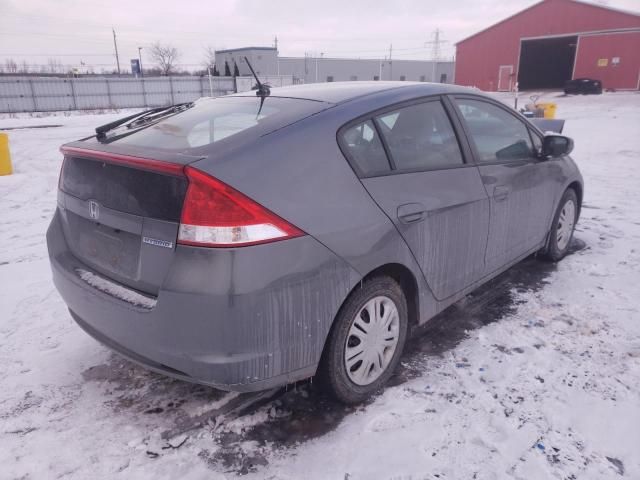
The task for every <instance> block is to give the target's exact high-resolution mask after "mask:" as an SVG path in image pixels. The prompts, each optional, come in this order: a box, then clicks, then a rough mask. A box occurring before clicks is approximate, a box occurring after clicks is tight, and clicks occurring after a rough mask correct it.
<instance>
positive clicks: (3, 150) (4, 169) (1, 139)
mask: <svg viewBox="0 0 640 480" xmlns="http://www.w3.org/2000/svg"><path fill="white" fill-rule="evenodd" d="M11 173H13V168H11V154H10V153H9V135H7V134H6V133H2V132H0V175H11Z"/></svg>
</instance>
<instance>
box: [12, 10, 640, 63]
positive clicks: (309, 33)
mask: <svg viewBox="0 0 640 480" xmlns="http://www.w3.org/2000/svg"><path fill="white" fill-rule="evenodd" d="M536 2H537V0H449V1H442V0H394V1H378V0H347V1H345V0H320V1H317V0H316V1H314V2H310V1H304V0H268V1H264V0H181V1H176V0H172V1H167V0H85V1H82V0H53V1H52V0H0V64H3V63H4V62H5V60H6V59H7V58H12V59H14V60H15V61H16V62H17V63H18V64H21V63H22V62H26V63H28V64H30V65H34V66H39V65H43V64H46V63H47V62H48V59H50V58H56V59H58V60H59V61H60V62H61V63H63V64H65V65H67V64H68V65H78V64H80V62H83V63H84V64H85V65H91V66H93V67H94V68H95V71H96V72H99V71H100V70H101V69H103V68H104V69H107V70H111V69H113V68H115V56H114V46H113V36H112V28H114V29H115V31H116V34H117V42H118V50H119V54H120V63H121V66H122V67H123V68H124V69H128V66H129V60H130V59H132V58H136V57H137V55H138V47H143V49H142V61H143V65H144V67H145V68H147V67H148V66H151V63H152V61H151V59H150V58H149V57H148V53H147V52H148V47H149V46H150V45H151V44H152V43H154V42H158V41H159V42H161V43H165V44H171V45H173V46H175V47H176V48H178V50H179V52H180V57H179V60H178V64H179V65H180V66H181V68H184V69H187V70H194V69H197V68H201V66H202V65H203V63H204V58H205V54H204V50H205V48H207V47H212V48H214V49H223V48H235V47H243V46H273V44H274V41H275V37H276V36H277V39H278V49H279V52H280V55H281V56H304V55H305V54H308V55H312V56H320V55H321V54H322V55H324V56H325V57H359V58H384V57H385V56H388V55H389V48H390V45H392V47H393V51H392V56H393V58H395V59H429V58H431V56H432V54H433V44H432V43H431V44H429V43H427V42H432V41H433V39H434V32H435V30H436V29H439V30H440V31H441V34H440V38H441V39H442V40H443V41H444V43H441V45H440V51H441V55H440V56H441V58H451V57H452V56H453V55H454V53H455V47H454V45H455V43H456V42H457V41H459V40H462V39H463V38H465V37H467V36H469V35H471V34H473V33H475V32H477V31H479V30H481V29H483V28H485V27H487V26H489V25H491V24H493V23H495V22H497V21H499V20H501V19H504V18H506V17H508V16H510V15H512V14H514V13H517V12H518V11H520V10H522V9H524V8H527V7H529V6H531V5H533V4H534V3H536ZM594 3H600V4H605V5H608V6H610V7H614V8H620V9H626V10H635V11H640V0H600V1H595V2H594Z"/></svg>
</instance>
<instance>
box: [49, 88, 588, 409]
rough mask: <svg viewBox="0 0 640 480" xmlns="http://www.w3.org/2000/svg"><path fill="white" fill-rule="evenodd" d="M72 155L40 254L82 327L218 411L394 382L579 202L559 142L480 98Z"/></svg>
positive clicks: (548, 248)
mask: <svg viewBox="0 0 640 480" xmlns="http://www.w3.org/2000/svg"><path fill="white" fill-rule="evenodd" d="M96 132H97V133H96V135H95V136H92V137H90V138H85V139H83V140H80V141H77V142H72V143H69V144H67V145H64V146H63V147H62V149H61V150H62V153H63V154H64V163H63V167H62V171H61V175H60V183H59V191H58V201H57V204H58V205H57V207H58V208H57V210H56V213H55V216H54V218H53V220H52V222H51V225H50V227H49V230H48V233H47V242H48V247H49V255H50V258H51V265H52V270H53V278H54V282H55V285H56V287H57V289H58V290H59V292H60V294H61V295H62V297H63V299H64V301H65V302H66V304H67V305H68V307H69V310H70V312H71V315H72V317H73V318H74V319H75V321H76V322H77V323H78V324H79V325H80V326H81V327H82V328H83V329H84V330H85V331H86V332H87V333H88V334H89V335H91V336H93V337H94V338H96V339H97V340H98V341H100V342H102V343H103V344H104V345H106V346H107V347H109V348H111V349H113V350H115V351H116V352H118V353H120V354H122V355H124V356H125V357H127V358H129V359H131V360H133V361H135V362H138V363H140V364H142V365H144V366H146V367H147V368H150V369H152V370H155V371H157V372H161V373H164V374H166V375H170V376H173V377H177V378H180V379H184V380H187V381H191V382H198V383H202V384H205V385H211V386H214V387H216V388H220V389H223V390H234V391H256V390H262V389H267V388H271V387H274V386H279V385H284V384H287V383H290V382H295V381H298V380H302V379H306V378H309V377H312V376H316V375H317V378H318V379H319V380H321V381H322V383H323V384H324V385H325V386H326V388H327V389H328V391H330V392H331V393H332V394H333V395H334V396H336V397H337V398H338V399H340V400H342V401H343V402H347V403H355V402H359V401H362V400H363V399H365V398H366V397H367V396H369V395H371V394H372V393H373V392H375V391H376V390H379V389H380V388H381V387H382V385H384V383H385V382H386V381H387V380H388V379H389V377H390V376H391V374H392V372H393V370H394V368H395V367H396V365H397V364H398V361H399V359H400V356H401V354H402V349H403V347H404V344H405V340H406V338H407V333H408V331H409V330H410V329H411V327H413V326H416V325H420V324H423V323H424V322H427V321H428V320H429V319H430V318H432V317H433V316H434V315H436V314H437V313H438V312H440V311H442V310H443V309H444V308H446V307H447V306H449V305H451V304H452V303H454V302H455V301H456V300H458V299H460V298H462V297H463V296H464V295H466V294H467V293H469V292H471V291H472V290H474V289H475V288H477V287H478V286H479V285H481V284H483V283H485V282H487V281H488V280H489V279H491V278H492V277H495V276H496V275H498V274H499V273H501V272H503V271H504V270H506V269H508V268H509V267H510V266H512V265H513V264H515V263H517V262H519V261H520V260H522V259H524V258H525V257H527V256H528V255H531V254H533V253H540V254H542V255H544V256H545V257H547V258H548V259H551V260H552V261H557V260H560V259H561V258H562V257H563V256H564V255H565V254H566V253H567V249H568V246H569V241H570V239H571V236H572V233H573V228H574V225H575V223H576V221H577V219H578V216H579V212H580V206H581V202H582V196H583V183H582V178H581V175H580V173H579V171H578V168H577V167H576V165H575V164H574V162H573V160H572V159H571V158H570V157H569V156H568V154H569V153H570V151H571V149H572V146H573V143H572V141H571V140H570V139H568V138H567V137H563V136H559V135H546V136H545V135H544V134H543V133H542V132H541V131H540V130H538V129H537V128H536V127H535V126H534V125H533V124H531V123H529V122H528V121H527V119H525V118H523V117H522V116H521V115H520V114H518V113H517V112H515V111H514V110H512V109H510V108H508V107H506V106H505V105H503V104H502V103H500V102H497V101H495V100H493V99H492V98H490V97H488V96H486V95H484V94H481V93H480V92H478V91H476V90H471V89H465V88H461V87H455V86H448V85H438V84H427V83H407V82H349V83H329V84H313V85H303V86H292V87H283V88H274V89H273V90H271V92H270V93H269V91H268V90H267V91H265V90H264V89H261V90H259V91H258V93H257V94H256V92H253V91H252V92H247V93H242V94H237V95H231V96H227V97H221V98H203V99H200V100H198V101H196V102H193V103H186V104H179V105H175V106H172V107H168V108H156V109H153V110H149V111H147V112H143V113H141V114H137V115H133V116H131V117H128V118H125V119H123V120H121V121H118V122H113V123H112V124H109V125H104V126H102V127H99V128H98V129H96Z"/></svg>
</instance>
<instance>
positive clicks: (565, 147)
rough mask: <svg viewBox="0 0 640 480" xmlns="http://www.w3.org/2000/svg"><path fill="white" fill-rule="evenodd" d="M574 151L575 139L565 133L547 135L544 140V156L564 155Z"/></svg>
mask: <svg viewBox="0 0 640 480" xmlns="http://www.w3.org/2000/svg"><path fill="white" fill-rule="evenodd" d="M572 151H573V140H571V139H570V138H569V137H565V136H564V135H545V137H544V140H543V141H542V156H543V157H562V156H564V155H569V154H570V153H571V152H572Z"/></svg>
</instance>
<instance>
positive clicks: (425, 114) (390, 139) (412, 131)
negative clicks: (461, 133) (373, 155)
mask: <svg viewBox="0 0 640 480" xmlns="http://www.w3.org/2000/svg"><path fill="white" fill-rule="evenodd" d="M376 121H377V123H378V126H379V128H380V132H381V134H382V136H383V137H384V140H385V142H386V144H387V146H388V148H389V153H390V155H391V158H392V160H393V163H394V165H395V168H396V169H398V170H431V169H437V168H446V167H455V166H459V165H462V164H463V163H464V161H463V159H462V153H461V151H460V146H459V144H458V139H457V137H456V134H455V132H454V130H453V127H452V125H451V122H450V121H449V117H448V116H447V113H446V112H445V110H444V107H443V106H442V103H440V101H437V100H436V101H430V102H425V103H419V104H416V105H411V106H408V107H403V108H399V109H398V110H394V111H392V112H389V113H384V114H382V115H380V116H378V117H376Z"/></svg>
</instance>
